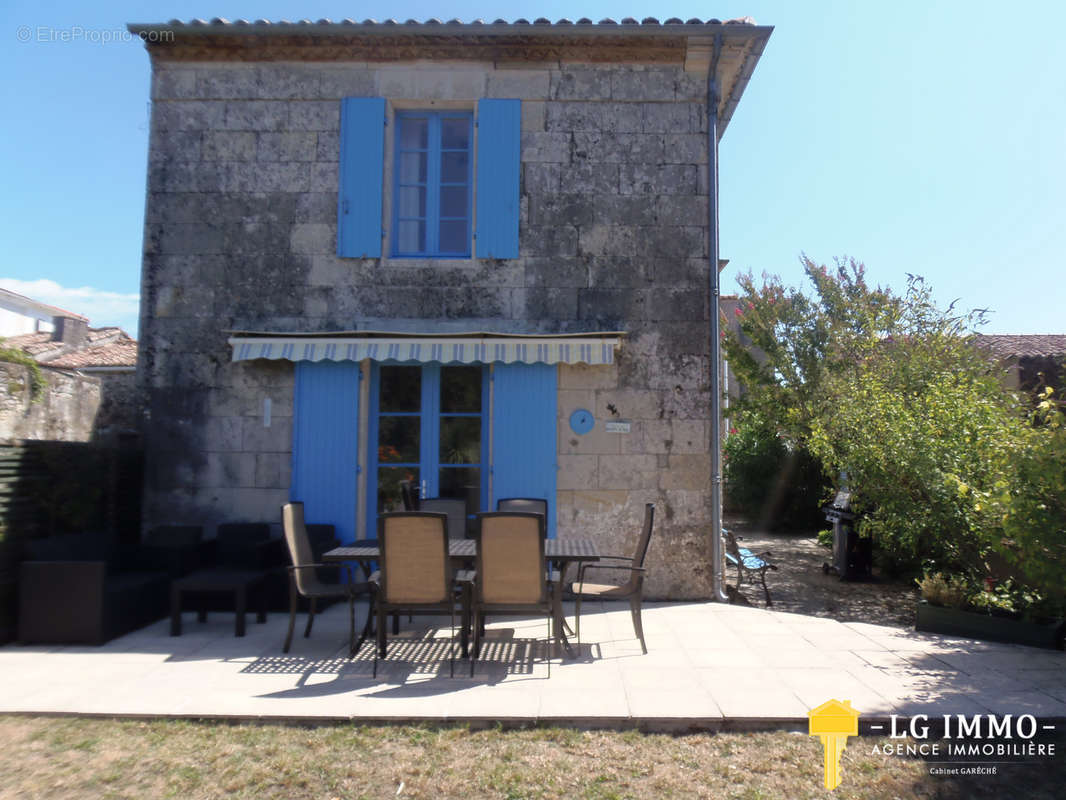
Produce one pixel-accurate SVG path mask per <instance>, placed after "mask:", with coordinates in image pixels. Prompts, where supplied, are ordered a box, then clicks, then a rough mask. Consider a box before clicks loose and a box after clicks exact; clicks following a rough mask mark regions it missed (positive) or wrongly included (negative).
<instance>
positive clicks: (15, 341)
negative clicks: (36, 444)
mask: <svg viewBox="0 0 1066 800" xmlns="http://www.w3.org/2000/svg"><path fill="white" fill-rule="evenodd" d="M58 310H59V309H57V311H58ZM48 327H49V328H50V329H51V330H50V332H44V331H41V332H38V333H24V334H21V335H18V336H11V337H8V338H7V339H5V340H4V342H3V344H4V346H5V347H8V348H13V349H17V350H21V351H23V352H24V353H26V354H27V355H29V356H30V357H32V358H33V360H34V361H36V362H37V364H38V366H40V367H42V368H43V373H44V377H45V381H46V389H45V391H44V394H43V396H42V397H41V398H39V399H38V400H37V401H36V402H34V401H33V400H32V397H31V396H30V393H29V387H28V386H27V385H25V381H16V382H15V383H14V384H13V385H9V386H8V387H7V391H6V393H5V397H4V401H3V403H2V409H3V410H2V411H0V438H6V439H59V440H69V441H85V440H88V439H97V438H100V437H102V436H108V435H112V434H129V433H136V432H137V431H139V430H140V426H141V425H140V423H141V415H142V412H143V407H142V404H141V403H140V402H139V400H138V394H137V381H136V371H137V342H136V341H135V340H134V339H131V338H130V337H129V335H128V334H126V332H125V331H123V330H122V329H121V328H114V327H108V328H90V327H89V324H88V319H86V318H85V317H82V316H80V315H76V314H71V313H69V312H65V311H61V313H60V314H59V315H57V316H55V317H53V318H52V320H51V324H49V325H48ZM4 368H5V369H15V370H21V369H24V368H22V367H17V366H14V365H11V366H10V367H9V366H7V365H5V367H4Z"/></svg>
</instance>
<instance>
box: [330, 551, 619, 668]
mask: <svg viewBox="0 0 1066 800" xmlns="http://www.w3.org/2000/svg"><path fill="white" fill-rule="evenodd" d="M476 547H477V543H476V542H475V540H474V539H451V540H450V541H449V542H448V556H449V558H451V559H452V561H453V562H458V564H459V565H462V563H464V562H467V561H470V560H472V559H474V558H475V557H476V556H477V550H476ZM380 557H381V552H380V550H378V546H377V545H359V544H354V545H346V546H343V547H335V548H333V549H332V550H327V551H326V552H325V553H323V554H322V560H323V561H358V562H359V564H360V566H361V567H362V568H363V569H364V570H368V569H369V564H370V562H372V561H377V560H378V559H379V558H380ZM544 560H545V561H548V562H549V563H551V564H552V565H553V566H554V567H555V568H556V570H557V571H558V575H559V583H558V586H557V589H556V590H557V591H558V592H560V596H561V593H562V590H563V583H564V579H565V576H566V570H567V568H568V567H569V566H570V565H571V564H578V563H581V562H582V561H599V560H600V554H599V551H597V549H596V544H595V542H593V541H592V540H591V539H588V538H585V537H580V536H575V537H569V536H568V537H563V538H559V539H546V540H545V542H544ZM555 622H556V636H557V637H558V638H559V639H560V640H561V641H562V643H563V647H564V648H565V649H566V652H567V653H568V654H570V655H573V649H572V648H571V647H570V642H569V641H568V640H567V638H566V633H565V626H566V621H565V620H563V619H558V620H556V621H555Z"/></svg>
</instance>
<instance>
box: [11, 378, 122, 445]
mask: <svg viewBox="0 0 1066 800" xmlns="http://www.w3.org/2000/svg"><path fill="white" fill-rule="evenodd" d="M41 374H42V377H43V378H44V380H45V389H44V394H43V395H42V396H41V398H40V399H39V400H38V401H37V402H33V396H32V388H31V382H30V378H31V376H30V370H29V367H26V366H23V365H22V364H9V363H7V362H4V361H0V441H4V442H12V441H15V440H18V439H47V440H53V441H65V442H87V441H89V440H90V439H92V438H93V432H94V428H95V424H96V414H97V411H98V410H99V408H100V397H101V389H100V379H99V378H91V377H87V376H84V375H72V374H70V373H66V372H57V371H55V370H50V369H42V370H41Z"/></svg>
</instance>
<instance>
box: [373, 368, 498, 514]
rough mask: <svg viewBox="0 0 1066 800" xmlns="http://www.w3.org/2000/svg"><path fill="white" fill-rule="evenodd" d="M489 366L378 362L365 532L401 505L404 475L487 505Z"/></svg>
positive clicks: (433, 492)
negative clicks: (401, 485) (378, 516)
mask: <svg viewBox="0 0 1066 800" xmlns="http://www.w3.org/2000/svg"><path fill="white" fill-rule="evenodd" d="M487 410H488V378H487V369H486V368H485V367H483V366H481V365H479V364H475V365H469V364H456V365H452V364H439V363H431V364H391V363H388V362H386V363H381V364H379V363H376V362H375V363H374V364H373V365H372V367H371V371H370V413H369V418H368V423H369V424H368V431H367V434H368V435H367V438H368V440H369V441H368V447H369V453H368V458H367V464H368V467H369V469H368V475H367V497H368V502H367V508H366V513H367V531H368V535H373V534H372V533H369V532H370V531H375V530H377V515H378V514H380V513H382V512H384V511H396V510H399V509H401V508H402V507H403V503H402V499H401V494H400V481H404V480H408V481H413V482H414V485H415V486H417V487H418V489H419V491H420V492H421V495H422V496H423V497H455V498H461V499H464V500H466V501H467V505H468V508H470V510H471V511H476V510H479V509H481V508H484V502H485V499H486V494H487V493H486V484H487V472H488V470H487V469H486V468H485V466H486V463H487V460H488V458H487V453H488V441H487V438H488V437H487V436H486V425H485V420H486V417H487V413H486V412H487Z"/></svg>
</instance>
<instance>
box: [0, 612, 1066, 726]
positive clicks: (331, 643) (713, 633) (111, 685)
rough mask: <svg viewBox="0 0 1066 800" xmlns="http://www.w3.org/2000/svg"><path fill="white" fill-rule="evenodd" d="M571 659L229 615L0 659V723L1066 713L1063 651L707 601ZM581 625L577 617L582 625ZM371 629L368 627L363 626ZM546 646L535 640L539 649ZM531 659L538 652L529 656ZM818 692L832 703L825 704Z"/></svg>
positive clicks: (591, 643)
mask: <svg viewBox="0 0 1066 800" xmlns="http://www.w3.org/2000/svg"><path fill="white" fill-rule="evenodd" d="M583 612H584V613H583V614H582V625H581V629H582V643H581V645H580V646H576V645H575V648H576V650H577V658H575V659H569V658H562V657H561V654H559V655H556V656H555V657H554V658H553V659H552V661H551V676H550V677H549V676H548V665H547V662H546V661H545V656H546V651H544V650H543V647H544V644H545V643H544V637H545V634H546V626H545V623H544V621H543V620H539V619H536V618H528V617H522V618H516V619H505V618H504V619H499V620H492V621H491V622H490V625H489V636H488V637H487V639H486V649H485V652H484V656H485V657H484V659H483V660H481V661H480V662H479V664H478V666H477V674H476V676H475V677H474V678H470V677H469V663H468V662H466V661H464V660H462V659H460V658H457V659H456V661H455V677H454V678H452V677H449V669H448V665H449V659H448V651H449V646H450V631H449V627H448V625H447V622H446V621H444V624H442V620H441V618H439V617H434V618H416V619H415V620H414V621H413V622H409V621H408V620H407V619H403V620H402V628H403V630H402V634H401V635H400V636H399V637H395V638H393V637H391V636H390V644H389V658H388V659H386V660H384V661H382V662H380V663H379V674H378V677H377V678H376V679H375V678H373V677H372V671H373V647H372V645H369V644H368V645H364V647H363V649H362V650H361V651H360V653H359V654H358V656H357V657H356V658H355V659H354V660H349V659H348V658H347V632H348V627H347V625H348V619H347V609H346V608H344V607H343V606H335V607H332V608H330V609H328V610H326V611H325V612H324V613H322V614H320V615H319V616H317V617H316V619H315V626H314V630H313V632H312V634H311V637H310V638H309V639H304V638H303V637H302V636H300V635H299V634H300V633H302V625H303V623H304V621H305V620H306V617H303V616H301V619H300V620H298V622H299V625H300V628H301V630H300V631H298V632H297V636H296V637H295V638H294V641H293V647H292V650H291V652H289V653H288V654H283V653H282V652H281V643H282V641H283V639H284V634H285V628H286V625H287V623H288V617H287V615H285V614H271V615H270V616H269V618H268V621H267V623H266V624H264V625H257V624H255V623H253V622H249V625H248V635H247V636H245V637H243V638H236V637H234V636H233V622H232V615H226V614H214V615H211V616H210V617H209V618H208V621H207V622H206V623H204V624H201V623H198V622H197V621H196V619H195V614H189V615H188V616H187V620H186V625H185V630H184V632H183V635H182V636H180V637H170V636H169V635H168V627H167V624H166V621H165V620H161V621H160V622H158V623H155V624H153V625H151V626H149V627H147V628H144V629H142V630H140V631H137V632H135V633H133V634H130V635H128V636H124V637H121V638H120V639H116V640H114V641H112V642H110V643H108V644H107V645H105V646H103V647H81V646H69V647H47V646H45V647H19V646H17V645H9V646H5V647H0V711H4V710H7V711H40V712H46V711H67V712H71V711H73V712H83V713H96V712H103V713H123V714H159V715H169V714H176V715H208V716H226V715H232V716H237V717H251V718H259V717H267V718H270V717H277V718H285V719H300V718H316V717H325V718H342V719H346V718H374V719H391V720H416V719H449V720H450V719H463V718H467V719H513V720H523V721H530V720H535V719H538V718H547V719H553V720H564V719H565V720H586V721H587V720H610V719H622V718H636V719H642V718H646V719H652V718H654V719H675V718H676V719H685V718H687V719H691V720H697V719H699V720H704V721H706V720H709V719H718V718H720V717H719V715H724V717H725V718H727V719H728V718H744V719H749V718H756V719H792V720H802V719H804V718H805V716H806V712H807V710H808V709H809V707H810V706H811V705H812V704H816V703H817V702H822V701H824V700H825V699H827V697H829V696H840V697H842V698H843V699H850V700H852V702H853V703H854V704H855V706H856V707H857V708H859V709H860V710H861V711H862V712H863V713H864V714H884V713H893V712H896V713H987V712H988V711H989V710H993V709H995V710H1000V711H1002V713H1025V712H1030V713H1035V714H1042V715H1064V714H1066V670H1064V669H1063V666H1064V664H1066V660H1064V655H1063V654H1062V653H1056V652H1052V651H1041V650H1035V649H1033V648H1024V647H1018V646H1014V645H999V644H991V643H982V642H974V641H970V640H965V639H958V638H946V637H939V636H935V635H931V634H917V633H915V632H913V631H908V630H904V629H900V628H891V627H885V626H877V625H868V624H865V623H839V622H836V621H834V620H829V619H820V618H812V617H804V616H802V615H796V614H789V613H783V612H776V611H772V610H767V609H761V608H748V607H741V606H723V605H718V604H711V603H657V604H649V606H648V608H647V610H646V613H645V617H644V621H645V631H646V634H647V640H648V647H649V653H648V654H647V655H644V654H642V653H641V649H640V644H639V642H638V641H637V639H636V638H635V637H634V635H633V629H632V624H631V621H630V615H629V611H628V608H627V607H625V606H620V605H619V604H609V603H607V604H587V605H586V607H585V608H583ZM571 619H572V617H571ZM357 624H359V625H360V626H361V624H362V616H361V615H360V616H358V617H357ZM537 640H540V643H539V644H535V643H536V642H537ZM531 648H533V649H531ZM823 695H824V696H823Z"/></svg>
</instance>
